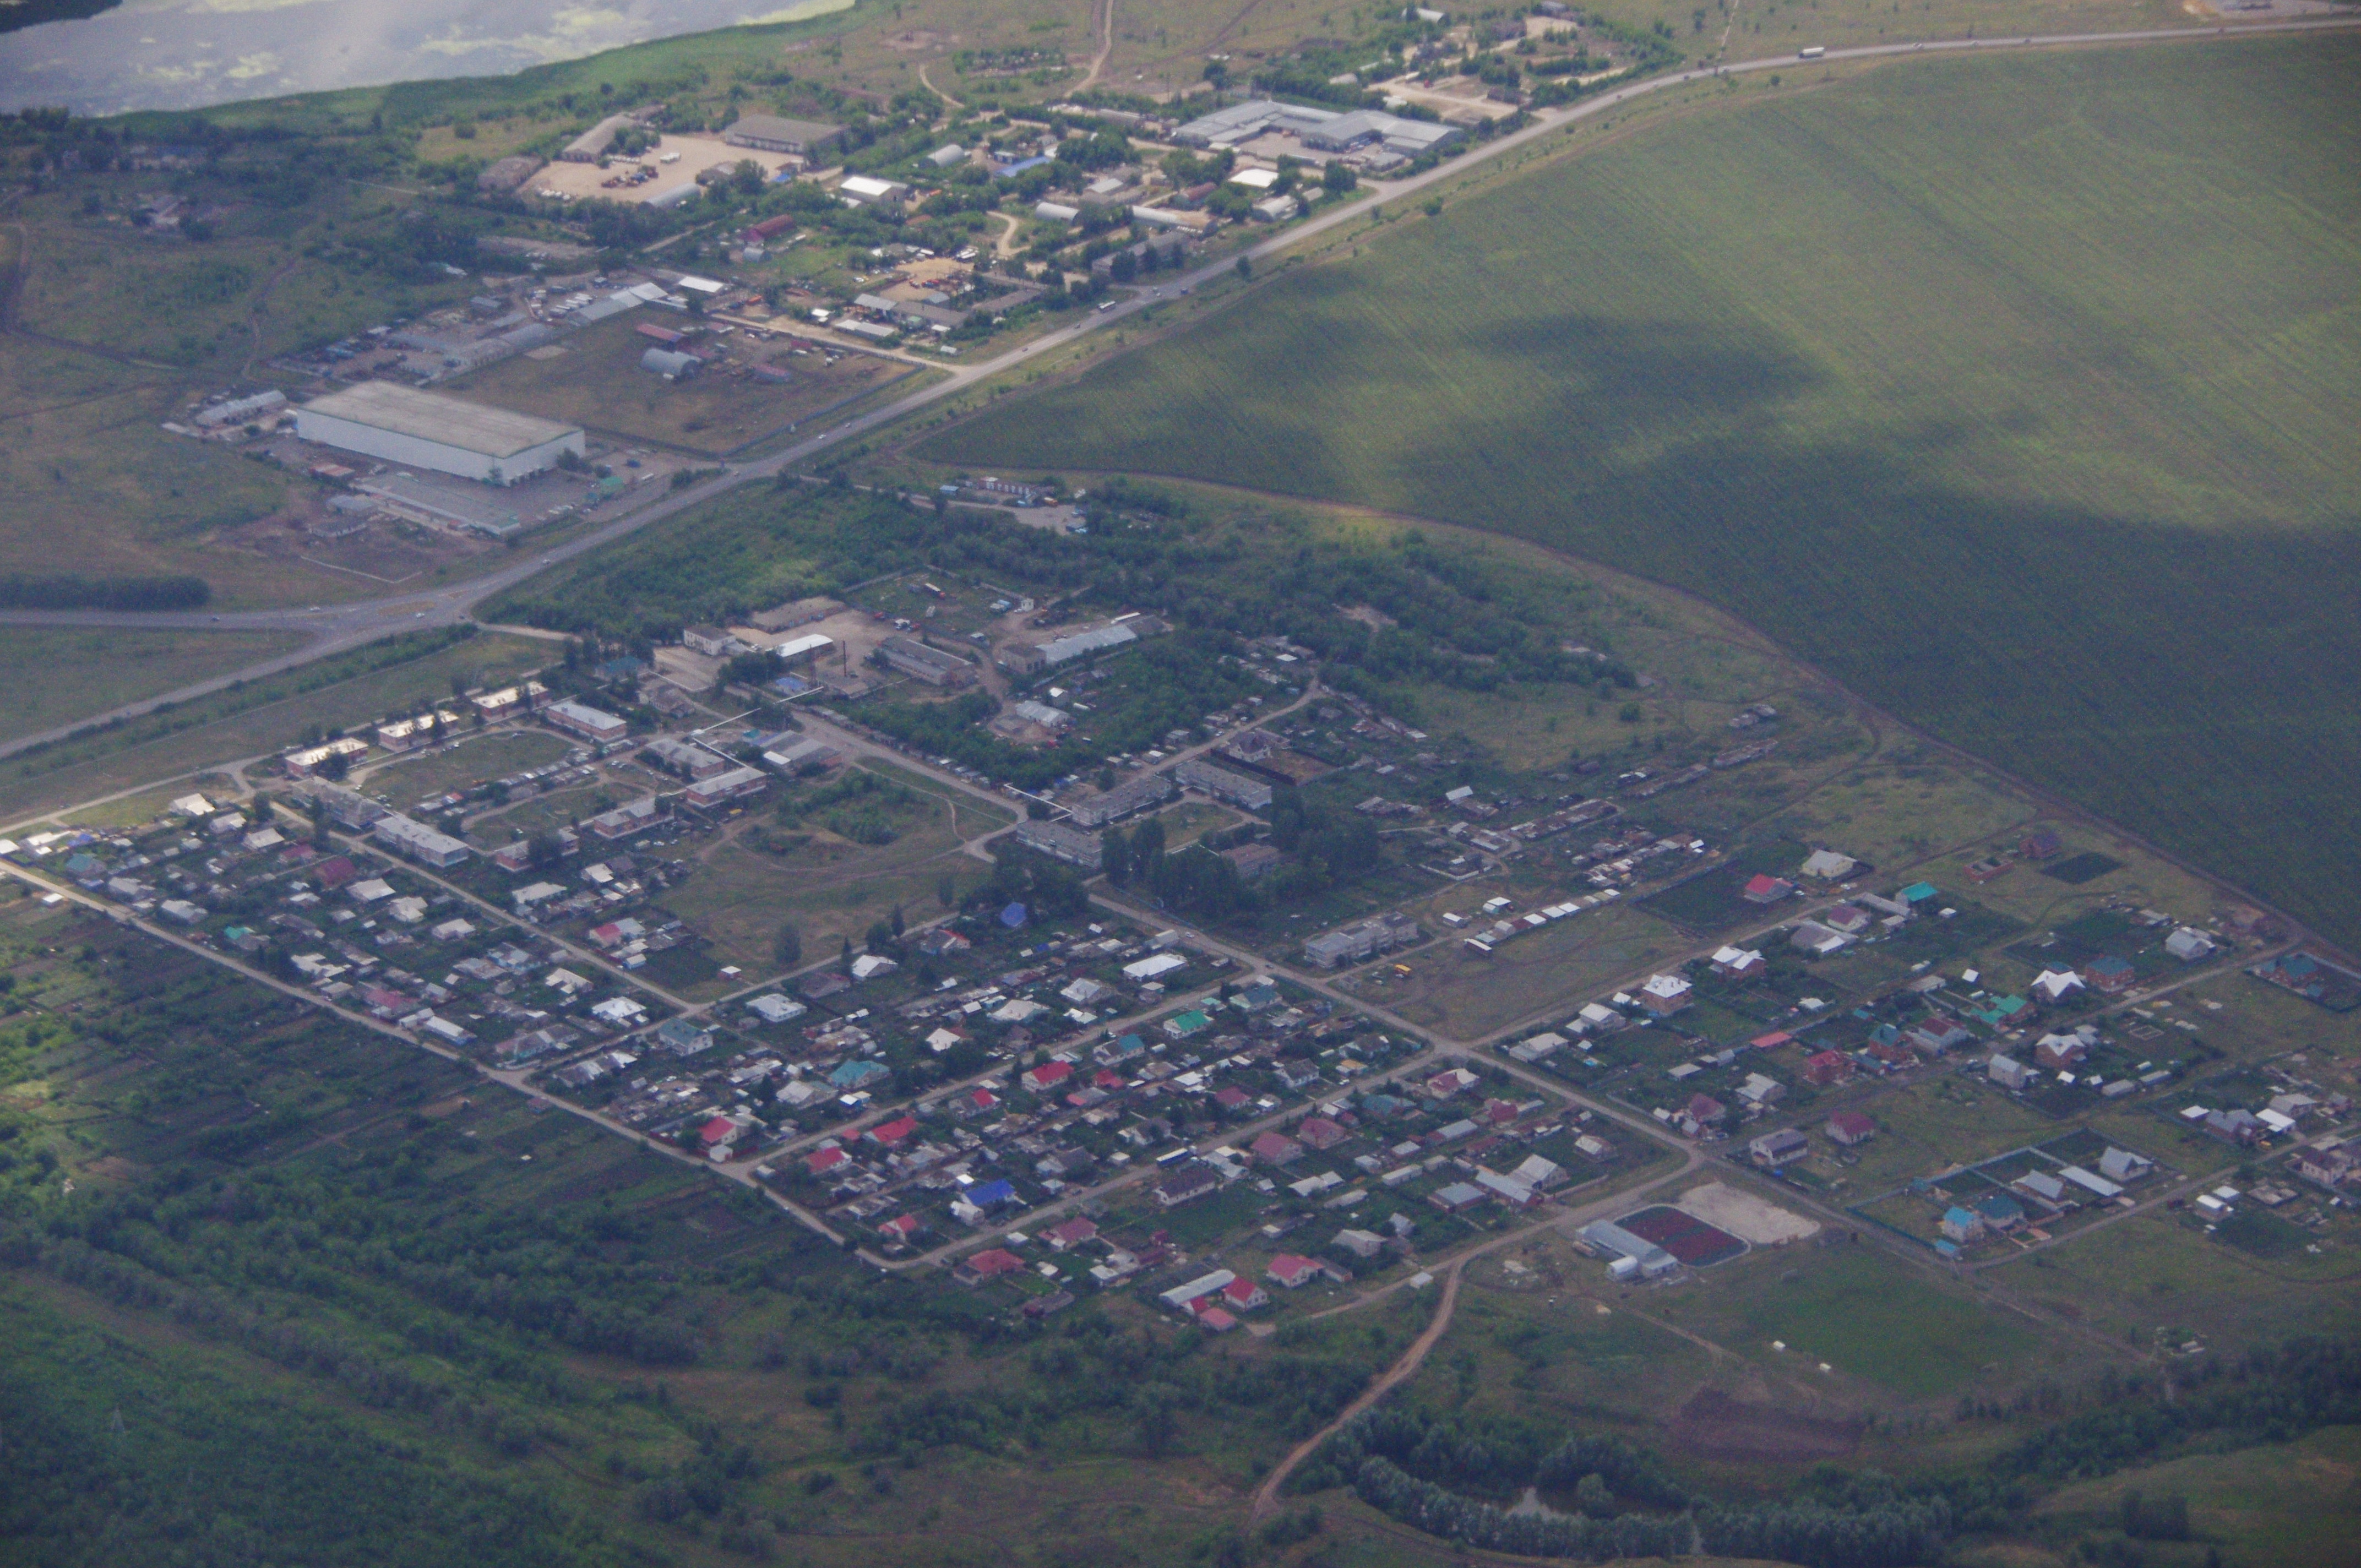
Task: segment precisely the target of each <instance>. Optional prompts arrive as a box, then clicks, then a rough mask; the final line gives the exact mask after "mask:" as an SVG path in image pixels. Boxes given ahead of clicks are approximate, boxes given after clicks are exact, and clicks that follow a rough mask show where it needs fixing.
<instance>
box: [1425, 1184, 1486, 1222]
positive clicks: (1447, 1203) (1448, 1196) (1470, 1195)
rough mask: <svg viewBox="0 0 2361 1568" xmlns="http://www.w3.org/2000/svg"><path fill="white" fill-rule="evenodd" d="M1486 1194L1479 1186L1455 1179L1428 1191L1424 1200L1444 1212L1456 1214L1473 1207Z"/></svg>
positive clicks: (1482, 1199)
mask: <svg viewBox="0 0 2361 1568" xmlns="http://www.w3.org/2000/svg"><path fill="white" fill-rule="evenodd" d="M1486 1196H1487V1194H1486V1192H1485V1190H1484V1189H1482V1188H1481V1187H1477V1186H1473V1185H1471V1184H1470V1183H1467V1182H1465V1181H1455V1182H1453V1183H1451V1184H1450V1185H1449V1186H1447V1187H1444V1188H1442V1189H1440V1190H1436V1191H1433V1192H1430V1193H1428V1194H1427V1198H1426V1201H1428V1202H1430V1203H1432V1204H1433V1205H1434V1206H1435V1207H1436V1208H1438V1209H1440V1210H1442V1211H1443V1212H1444V1213H1446V1214H1457V1213H1461V1212H1465V1211H1466V1210H1469V1209H1473V1208H1475V1207H1476V1206H1477V1204H1479V1203H1481V1202H1483V1201H1484V1200H1485V1198H1486Z"/></svg>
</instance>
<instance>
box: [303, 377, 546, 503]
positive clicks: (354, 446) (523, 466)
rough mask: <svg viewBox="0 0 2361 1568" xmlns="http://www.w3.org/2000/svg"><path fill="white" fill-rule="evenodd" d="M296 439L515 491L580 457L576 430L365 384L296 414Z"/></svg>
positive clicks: (313, 403) (383, 384)
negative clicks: (564, 458)
mask: <svg viewBox="0 0 2361 1568" xmlns="http://www.w3.org/2000/svg"><path fill="white" fill-rule="evenodd" d="M295 433H296V434H297V435H300V436H302V438H303V439H304V440H306V441H316V442H318V443H319V444H322V445H323V446H335V447H339V448H341V449H343V450H344V451H346V452H357V453H360V454H361V455H364V456H368V457H377V458H382V459H383V460H384V461H386V462H388V463H399V464H401V465H403V466H407V467H412V468H431V469H433V470H434V472H436V473H438V474H456V475H458V476H460V477H462V478H467V479H482V480H485V481H487V482H489V483H492V484H513V483H514V482H515V481H517V480H519V479H522V478H524V477H528V476H529V475H533V474H538V473H540V472H541V471H542V470H543V469H544V468H553V467H555V466H557V459H558V456H559V455H560V454H561V453H566V452H571V453H573V454H574V455H576V456H577V457H578V456H580V455H582V427H581V426H579V425H573V424H559V423H557V422H555V421H554V420H545V419H535V418H534V417H533V415H531V414H521V413H514V412H511V411H509V410H507V409H493V408H486V407H485V406H484V405H483V404H481V403H470V402H463V401H461V400H459V399H457V398H446V397H443V396H441V395H440V394H437V393H434V392H422V391H419V390H417V389H414V388H411V387H402V386H397V385H395V384H394V383H393V382H390V381H364V382H362V383H361V384H360V385H359V386H357V387H346V388H345V389H343V390H341V391H335V392H330V393H329V394H328V395H327V396H326V397H324V398H314V399H313V400H312V401H310V402H308V403H305V404H304V405H303V406H302V408H299V409H297V410H296V411H295Z"/></svg>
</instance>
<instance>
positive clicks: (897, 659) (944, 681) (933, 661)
mask: <svg viewBox="0 0 2361 1568" xmlns="http://www.w3.org/2000/svg"><path fill="white" fill-rule="evenodd" d="M877 653H878V656H879V657H880V658H882V659H884V661H885V663H886V664H887V665H888V666H890V667H892V668H894V669H896V670H899V671H901V672H902V673H903V674H906V675H911V676H915V677H916V678H917V679H918V680H922V681H925V682H926V683H927V684H928V685H937V686H963V685H968V684H969V683H970V682H972V681H973V680H974V679H975V668H974V666H973V665H972V664H970V663H968V662H967V661H966V660H965V659H962V658H961V657H960V656H959V655H958V654H956V653H946V652H943V651H942V650H941V649H939V648H930V647H928V645H927V644H925V643H924V642H920V641H917V639H915V638H910V637H888V638H887V639H885V641H883V642H881V643H879V644H878V645H877Z"/></svg>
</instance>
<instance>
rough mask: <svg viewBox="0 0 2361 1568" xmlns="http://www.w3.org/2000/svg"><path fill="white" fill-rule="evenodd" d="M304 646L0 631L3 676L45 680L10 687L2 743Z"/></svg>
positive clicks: (224, 638)
mask: <svg viewBox="0 0 2361 1568" xmlns="http://www.w3.org/2000/svg"><path fill="white" fill-rule="evenodd" d="M301 642H302V638H301V637H300V636H297V635H295V634H293V633H291V632H290V633H274V632H246V631H119V630H107V631H100V630H37V629H34V628H31V627H7V628H0V669H5V670H17V671H32V670H38V671H40V672H41V678H40V679H39V680H38V681H24V682H12V683H11V685H10V687H9V692H8V703H7V707H6V708H5V710H4V711H0V740H15V739H16V737H18V736H20V735H32V734H37V733H38V732H39V731H41V730H44V729H53V728H55V727H56V726H58V725H60V724H70V723H71V722H73V721H74V720H75V719H77V718H86V717H88V716H89V715H91V714H93V713H104V712H105V711H106V710H107V709H109V708H112V707H120V706H122V705H123V704H125V703H126V702H137V701H138V700H139V699H140V698H142V697H148V696H155V695H156V694H157V693H158V692H163V691H170V690H172V689H173V688H174V687H176V686H184V685H191V684H192V683H194V682H197V681H202V680H203V679H205V678H206V677H208V676H211V675H217V674H221V673H222V672H223V671H225V670H235V669H236V668H238V667H239V666H241V665H244V664H251V663H258V662H259V661H261V660H264V659H268V658H269V657H271V656H272V655H273V654H278V653H284V652H288V651H289V650H290V649H291V648H294V647H296V646H298V645H299V644H300V643H301Z"/></svg>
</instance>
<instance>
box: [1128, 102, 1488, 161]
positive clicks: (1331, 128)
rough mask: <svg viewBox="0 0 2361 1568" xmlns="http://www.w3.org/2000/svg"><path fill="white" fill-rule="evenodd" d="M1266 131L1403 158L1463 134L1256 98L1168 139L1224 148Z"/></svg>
mask: <svg viewBox="0 0 2361 1568" xmlns="http://www.w3.org/2000/svg"><path fill="white" fill-rule="evenodd" d="M1271 132H1277V133H1279V134H1280V135H1284V136H1292V137H1295V138H1296V139H1297V140H1298V141H1300V142H1301V143H1302V144H1303V145H1304V146H1305V147H1307V148H1312V149H1313V150H1314V151H1318V152H1336V153H1343V152H1351V151H1354V150H1356V149H1358V148H1369V147H1378V146H1382V147H1383V148H1385V149H1386V150H1387V151H1388V152H1391V153H1394V154H1396V155H1398V156H1400V157H1402V158H1416V157H1418V156H1419V155H1420V154H1421V153H1426V152H1432V151H1433V150H1434V149H1435V148H1440V147H1444V146H1446V145H1448V144H1449V143H1451V142H1453V141H1455V140H1456V139H1457V138H1458V137H1460V136H1461V134H1462V133H1461V131H1460V129H1459V127H1458V126H1445V125H1438V124H1436V123H1434V122H1433V121H1431V120H1410V119H1404V118H1403V117H1402V116H1400V115H1389V114H1387V113H1386V112H1385V111H1384V110H1382V109H1354V110H1350V111H1347V112H1345V113H1342V114H1340V113H1338V112H1337V111H1335V110H1334V109H1312V108H1307V107H1305V106H1303V105H1302V104H1281V103H1277V102H1275V101H1273V100H1271V99H1268V98H1259V99H1254V100H1251V101H1249V102H1247V103H1244V104H1231V105H1230V106H1229V107H1228V108H1226V109H1216V110H1214V111H1213V113H1212V114H1210V115H1201V116H1199V117H1198V118H1196V119H1193V120H1191V121H1190V122H1189V123H1188V124H1187V125H1184V126H1181V127H1180V129H1178V130H1176V131H1174V132H1173V133H1172V139H1173V140H1174V141H1176V142H1179V143H1180V145H1181V146H1183V147H1209V148H1224V147H1235V146H1236V145H1237V144H1238V143H1240V142H1245V141H1252V140H1253V139H1254V138H1255V137H1258V136H1263V135H1266V134H1268V133H1271Z"/></svg>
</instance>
